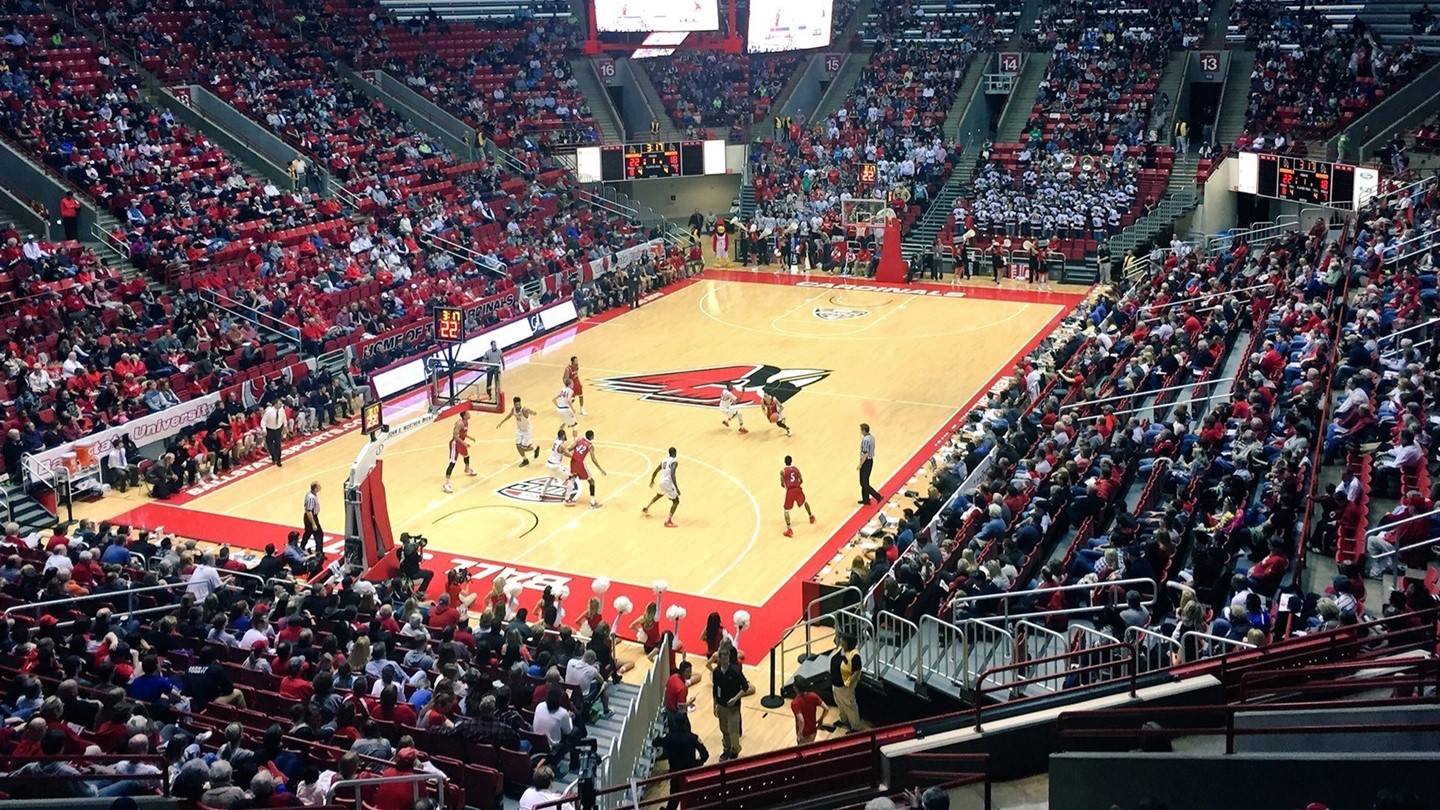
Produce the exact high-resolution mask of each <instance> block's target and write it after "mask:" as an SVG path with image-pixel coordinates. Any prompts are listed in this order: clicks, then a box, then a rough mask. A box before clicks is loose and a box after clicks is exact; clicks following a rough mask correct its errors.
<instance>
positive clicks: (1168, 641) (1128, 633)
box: [1125, 627, 1185, 659]
mask: <svg viewBox="0 0 1440 810" xmlns="http://www.w3.org/2000/svg"><path fill="white" fill-rule="evenodd" d="M1142 638H1152V639H1155V640H1156V641H1158V642H1159V644H1160V649H1162V650H1164V649H1165V648H1167V647H1174V652H1175V653H1176V654H1177V655H1178V656H1180V657H1181V658H1182V659H1183V658H1184V655H1185V650H1184V647H1182V646H1181V644H1180V642H1178V641H1176V640H1175V639H1174V638H1171V637H1170V636H1167V635H1165V634H1164V633H1157V632H1155V631H1154V630H1151V629H1150V628H1148V627H1127V628H1125V643H1127V644H1137V645H1138V644H1140V643H1141V639H1142Z"/></svg>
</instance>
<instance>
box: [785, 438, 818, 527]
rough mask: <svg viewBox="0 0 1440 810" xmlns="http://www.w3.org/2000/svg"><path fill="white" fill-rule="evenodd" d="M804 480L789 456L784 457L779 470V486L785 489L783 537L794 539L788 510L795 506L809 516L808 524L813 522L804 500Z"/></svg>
mask: <svg viewBox="0 0 1440 810" xmlns="http://www.w3.org/2000/svg"><path fill="white" fill-rule="evenodd" d="M804 483H805V479H803V478H801V477H800V470H799V468H797V467H796V466H795V464H794V463H793V462H792V461H791V459H790V457H789V456H786V457H785V466H784V467H783V468H782V469H781V470H780V486H782V487H784V488H785V536H786V537H794V536H795V532H794V531H793V530H792V529H791V528H790V510H791V509H793V508H795V507H796V506H803V507H805V514H807V515H809V516H810V522H811V523H814V522H815V513H814V512H812V511H810V503H809V502H808V501H806V500H805V489H804V486H803V485H804Z"/></svg>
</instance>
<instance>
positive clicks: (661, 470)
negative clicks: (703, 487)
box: [640, 447, 680, 529]
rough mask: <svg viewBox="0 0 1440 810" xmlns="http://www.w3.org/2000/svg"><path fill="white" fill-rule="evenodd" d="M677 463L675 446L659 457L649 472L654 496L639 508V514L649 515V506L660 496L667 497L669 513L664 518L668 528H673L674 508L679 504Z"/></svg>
mask: <svg viewBox="0 0 1440 810" xmlns="http://www.w3.org/2000/svg"><path fill="white" fill-rule="evenodd" d="M679 463H680V462H679V461H678V460H676V458H675V448H673V447H672V448H670V451H669V454H668V455H666V456H665V458H662V459H660V464H659V465H657V466H656V467H655V472H652V473H650V486H652V487H654V488H655V497H653V498H651V499H650V503H647V504H645V508H644V509H641V510H640V514H642V515H644V516H645V517H650V507H652V506H654V505H655V502H656V501H658V500H660V499H661V498H669V499H670V514H669V515H668V516H667V517H666V518H665V526H666V528H670V529H673V528H675V510H676V509H677V508H678V507H679V506H680V484H679V483H678V480H679V479H677V478H676V477H675V468H676V466H678V465H679ZM657 478H658V479H659V480H658V481H657V480H656V479H657Z"/></svg>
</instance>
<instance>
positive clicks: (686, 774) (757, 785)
mask: <svg viewBox="0 0 1440 810" xmlns="http://www.w3.org/2000/svg"><path fill="white" fill-rule="evenodd" d="M914 735H915V731H914V729H913V728H911V727H896V726H891V727H889V728H885V729H879V730H877V729H866V730H865V731H859V732H855V733H853V734H847V735H845V736H844V737H840V738H837V739H833V740H827V741H825V742H821V743H814V744H812V745H804V746H799V747H796V748H786V749H784V750H782V751H775V752H771V753H768V754H763V755H761V756H760V757H756V758H750V759H743V760H732V761H728V762H720V763H718V764H715V765H709V766H702V767H700V768H693V769H691V770H688V771H680V772H678V773H668V774H663V775H661V776H652V777H649V778H646V779H639V780H636V781H635V782H632V783H630V784H625V785H612V786H609V787H603V788H600V789H599V790H597V791H596V798H597V802H598V803H600V806H606V807H613V806H624V807H626V808H633V809H634V810H645V808H661V807H667V806H678V807H684V808H685V810H725V808H734V807H737V806H744V807H788V806H796V805H798V804H803V803H804V802H805V800H807V799H813V798H814V797H816V796H817V795H831V794H835V793H842V794H847V795H854V794H858V793H862V792H866V791H882V790H887V789H894V788H893V786H887V784H886V783H884V782H883V781H882V774H881V768H880V763H881V756H880V749H881V748H882V747H883V746H886V745H889V744H890V743H893V742H900V741H903V740H907V739H910V738H912V737H914ZM666 782H668V783H669V788H670V789H669V791H668V792H665V795H660V794H661V791H658V790H653V789H652V788H658V787H660V786H661V785H662V784H663V783H666ZM640 797H643V798H640ZM577 799H578V797H577V796H576V795H574V794H571V795H568V796H565V797H563V798H560V799H555V800H554V801H549V802H545V803H543V804H538V805H536V806H535V807H536V810H561V808H564V809H565V810H571V808H573V807H576V806H578V801H577ZM617 800H618V801H617ZM742 802H743V804H742ZM620 803H623V804H620Z"/></svg>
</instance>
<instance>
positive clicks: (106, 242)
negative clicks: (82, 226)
mask: <svg viewBox="0 0 1440 810" xmlns="http://www.w3.org/2000/svg"><path fill="white" fill-rule="evenodd" d="M90 235H91V236H94V237H95V241H97V242H99V243H100V244H101V246H103V247H104V248H105V249H107V250H109V251H110V252H111V253H114V254H115V255H116V256H117V257H119V258H121V259H124V260H125V261H127V262H128V261H130V246H129V245H127V244H125V243H124V242H122V241H120V240H119V239H117V238H116V237H115V234H113V233H110V232H109V231H107V230H105V229H104V228H102V227H100V223H98V222H97V223H95V224H94V225H91V226H90Z"/></svg>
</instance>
